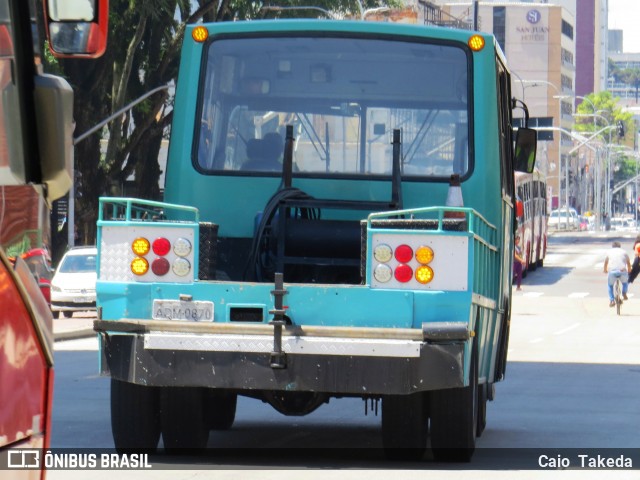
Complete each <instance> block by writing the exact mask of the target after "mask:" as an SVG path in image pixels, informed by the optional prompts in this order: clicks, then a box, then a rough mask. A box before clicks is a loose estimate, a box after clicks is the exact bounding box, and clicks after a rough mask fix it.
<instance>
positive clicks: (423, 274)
mask: <svg viewBox="0 0 640 480" xmlns="http://www.w3.org/2000/svg"><path fill="white" fill-rule="evenodd" d="M416 280H417V281H418V282H420V283H422V284H423V285H424V284H425V283H429V282H430V281H431V280H433V269H432V268H431V267H428V266H427V265H421V266H419V267H418V268H417V269H416Z"/></svg>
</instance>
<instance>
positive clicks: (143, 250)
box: [131, 237, 151, 257]
mask: <svg viewBox="0 0 640 480" xmlns="http://www.w3.org/2000/svg"><path fill="white" fill-rule="evenodd" d="M150 249H151V244H150V243H149V240H147V239H146V238H144V237H138V238H136V239H135V240H134V241H133V243H132V244H131V250H133V253H135V254H136V255H139V256H141V257H143V256H145V255H146V254H147V253H149V250H150Z"/></svg>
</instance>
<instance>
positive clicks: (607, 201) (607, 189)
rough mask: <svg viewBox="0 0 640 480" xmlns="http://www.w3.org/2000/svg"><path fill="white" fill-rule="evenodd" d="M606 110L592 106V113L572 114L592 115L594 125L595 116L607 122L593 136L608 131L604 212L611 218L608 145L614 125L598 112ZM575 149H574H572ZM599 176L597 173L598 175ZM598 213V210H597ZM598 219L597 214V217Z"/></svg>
mask: <svg viewBox="0 0 640 480" xmlns="http://www.w3.org/2000/svg"><path fill="white" fill-rule="evenodd" d="M592 105H593V104H592ZM606 111H607V110H597V111H596V110H595V106H594V112H593V113H575V114H574V116H575V117H593V122H594V126H595V125H596V118H599V119H601V120H603V121H604V123H606V124H607V126H606V127H605V128H603V129H600V130H598V131H597V132H595V133H594V134H593V136H592V137H591V138H593V137H595V136H597V135H599V134H600V133H603V132H605V131H608V132H609V143H608V144H607V145H605V154H606V170H605V189H604V191H605V205H606V210H605V211H606V213H607V215H608V217H609V219H611V200H612V198H611V185H610V184H611V155H610V147H609V145H610V144H611V130H613V129H614V128H615V126H611V122H609V119H608V118H607V117H605V116H603V115H600V114H599V113H600V112H606ZM574 150H575V149H574ZM596 169H597V170H598V171H599V169H600V162H598V163H597V164H596ZM598 176H599V175H598ZM597 193H598V194H599V193H600V188H598V189H597ZM596 198H597V201H598V203H597V205H598V210H600V206H601V205H600V201H601V200H600V195H597V196H596ZM598 213H599V212H598ZM597 218H598V219H599V216H598V217H597ZM599 226H600V224H599V220H598V228H599Z"/></svg>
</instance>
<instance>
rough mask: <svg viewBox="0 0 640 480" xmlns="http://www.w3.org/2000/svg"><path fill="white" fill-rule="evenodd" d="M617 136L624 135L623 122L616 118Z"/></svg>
mask: <svg viewBox="0 0 640 480" xmlns="http://www.w3.org/2000/svg"><path fill="white" fill-rule="evenodd" d="M617 126H618V137H620V138H622V137H624V122H623V121H622V120H618V125H617Z"/></svg>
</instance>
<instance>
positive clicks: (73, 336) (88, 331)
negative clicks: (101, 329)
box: [53, 327, 96, 342]
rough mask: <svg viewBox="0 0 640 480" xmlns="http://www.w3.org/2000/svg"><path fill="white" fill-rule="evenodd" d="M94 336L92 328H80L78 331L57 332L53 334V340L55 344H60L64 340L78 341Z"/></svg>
mask: <svg viewBox="0 0 640 480" xmlns="http://www.w3.org/2000/svg"><path fill="white" fill-rule="evenodd" d="M94 335H96V332H95V330H94V329H93V328H89V327H87V328H80V329H78V330H67V331H62V332H57V333H54V334H53V340H54V341H55V342H62V341H65V340H78V339H80V338H90V337H93V336H94Z"/></svg>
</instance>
